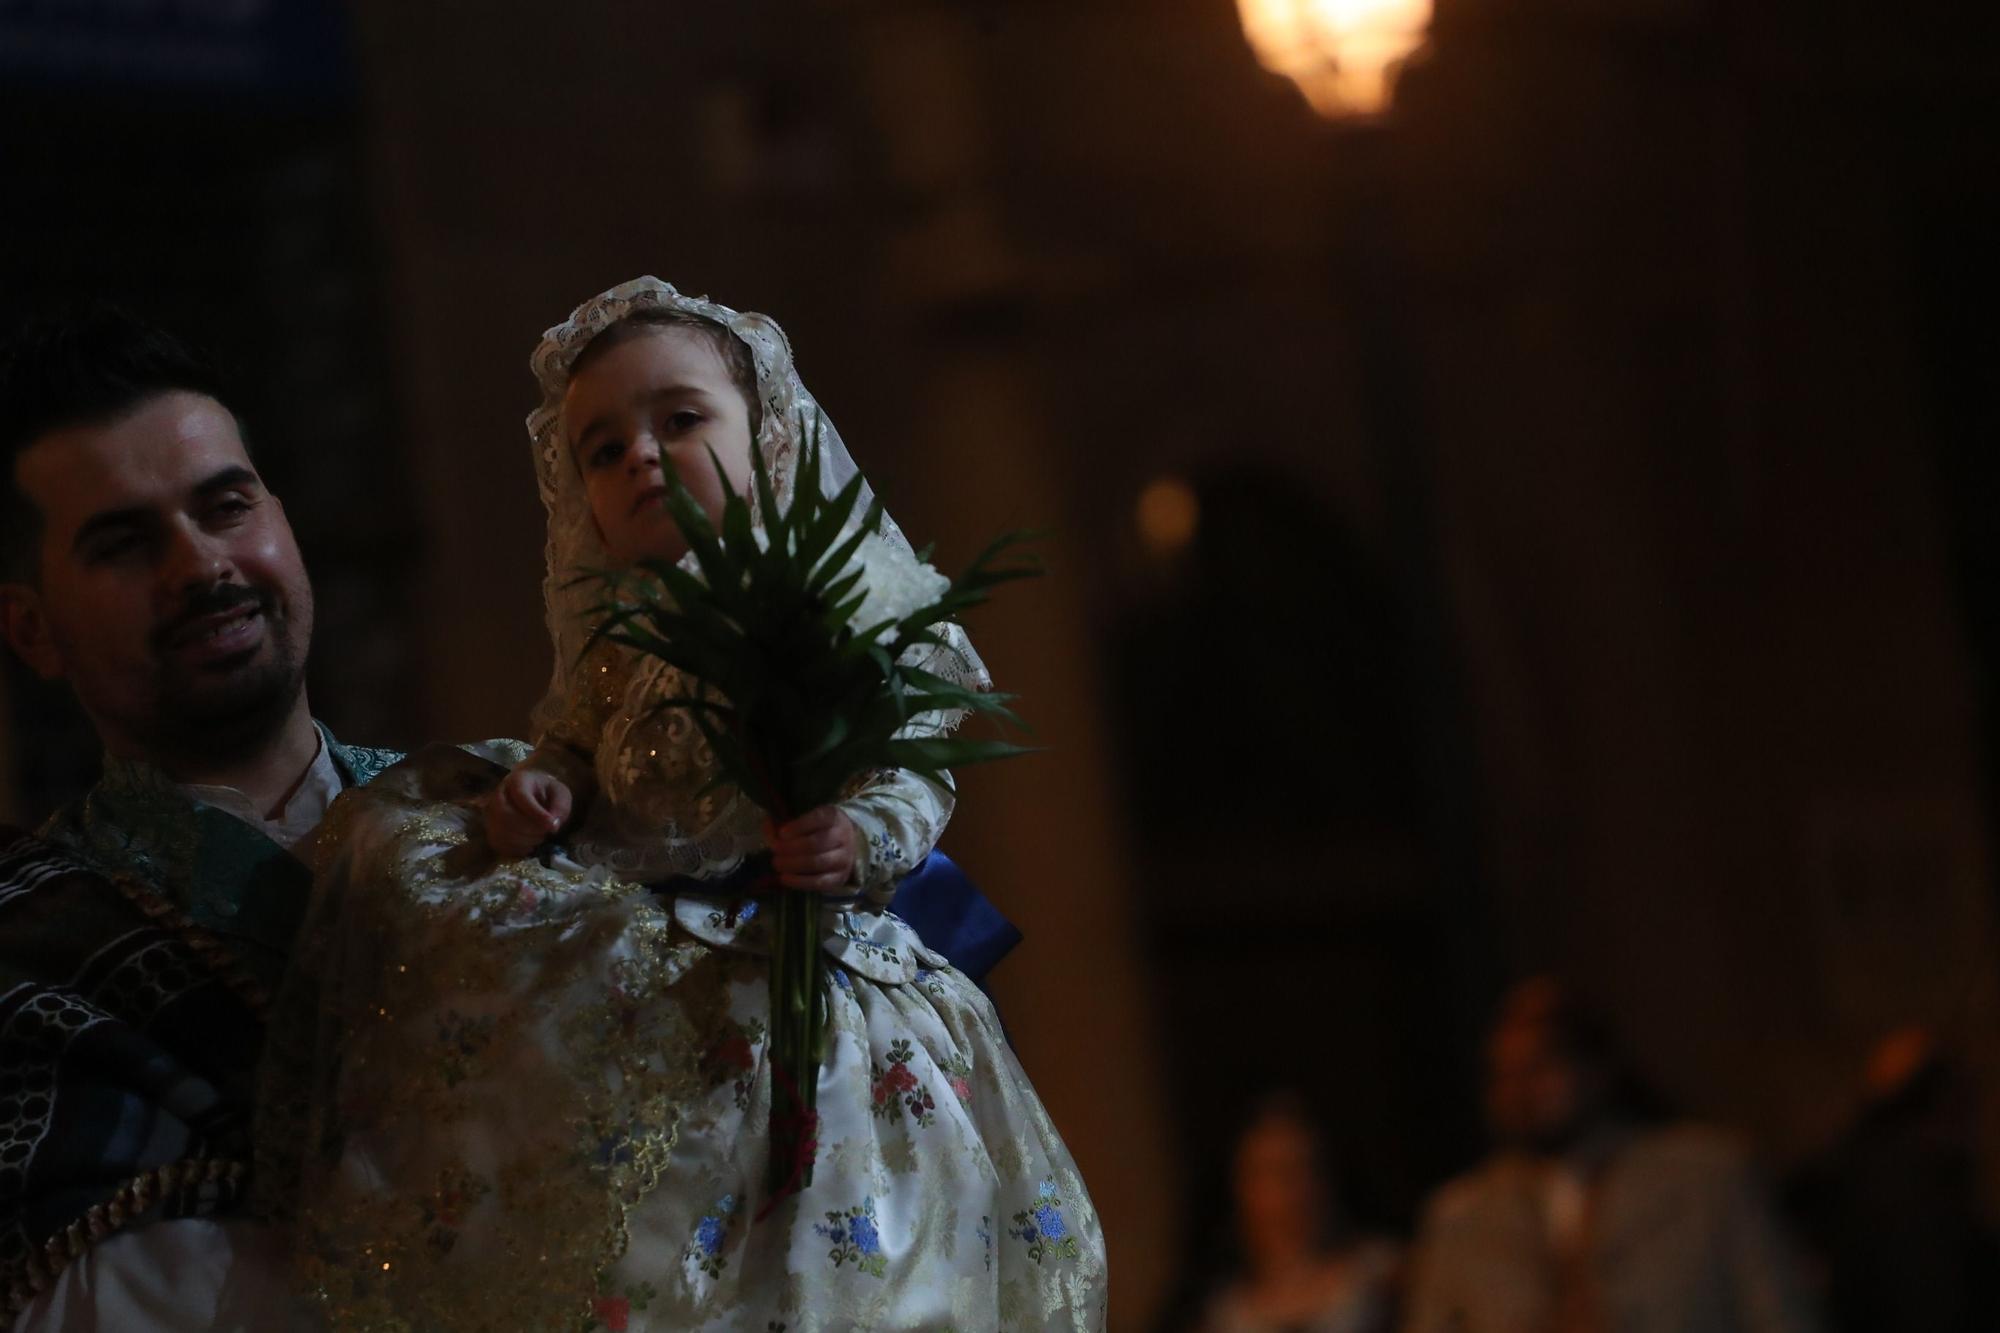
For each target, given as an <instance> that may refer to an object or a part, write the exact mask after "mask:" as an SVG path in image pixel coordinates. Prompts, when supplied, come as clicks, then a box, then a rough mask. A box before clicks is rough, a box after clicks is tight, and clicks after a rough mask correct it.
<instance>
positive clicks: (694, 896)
mask: <svg viewBox="0 0 2000 1333" xmlns="http://www.w3.org/2000/svg"><path fill="white" fill-rule="evenodd" d="M646 306H661V307H667V308H671V309H675V310H680V311H684V312H687V313H693V314H696V315H698V316H700V317H702V318H708V319H713V320H715V321H716V322H718V323H720V324H722V325H723V326H724V327H726V328H728V329H729V330H730V331H731V332H732V333H734V334H735V335H736V336H737V337H739V338H742V339H743V340H744V341H745V342H746V343H747V344H748V345H749V346H750V347H751V349H752V352H753V359H754V360H755V363H756V366H757V371H758V383H759V389H760V395H761V396H762V399H763V402H762V404H761V406H762V407H763V408H764V411H763V414H762V415H763V428H762V429H761V430H760V432H759V435H758V440H757V445H758V447H759V449H760V450H762V451H763V452H764V455H765V458H766V461H767V462H768V463H770V464H772V469H773V472H774V474H775V475H779V476H781V477H782V478H784V479H785V482H786V484H789V480H790V478H791V476H792V469H791V467H790V463H791V460H792V456H793V451H794V449H795V447H796V442H795V441H794V440H792V439H791V437H790V429H791V423H792V422H794V421H795V420H796V419H797V418H796V413H797V412H798V411H799V410H801V409H810V408H812V407H813V404H812V403H811V399H810V398H809V397H808V396H807V395H806V394H805V391H804V388H803V386H802V385H800V384H799V383H798V380H797V376H796V374H795V373H794V372H793V370H792V368H791V356H790V348H789V346H788V345H787V344H786V343H785V342H784V339H783V335H782V334H781V333H779V332H778V330H777V326H776V325H775V324H773V323H771V322H770V321H769V320H766V319H764V318H763V317H762V316H756V315H743V314H738V313H737V312H735V311H730V310H728V309H727V308H725V307H721V306H716V305H713V304H711V303H708V302H706V301H698V300H693V299H690V298H687V297H683V296H681V295H680V294H679V293H677V292H675V291H674V290H673V289H672V288H671V287H668V286H666V285H665V284H663V283H659V282H657V281H656V280H653V279H639V280H637V281H635V282H632V283H627V284H625V285H624V286H622V287H619V288H614V289H613V290H612V291H610V292H607V293H605V294H604V295H603V296H600V297H598V298H595V299H594V300H593V301H591V302H588V303H586V304H585V305H584V306H583V307H580V308H579V309H578V311H577V312H576V313H575V314H573V315H572V316H571V318H570V320H569V321H567V322H566V323H565V324H563V325H560V326H558V327H557V328H556V329H553V330H551V331H550V333H549V335H548V337H547V338H546V339H545V340H544V342H543V344H542V347H541V349H539V350H538V352H537V354H536V358H535V367H536V370H537V374H538V376H539V377H540V378H541V381H542V384H543V387H544V391H545V394H546V395H547V397H546V398H545V403H544V408H543V411H541V412H538V413H537V414H536V416H535V417H531V418H530V427H531V432H532V433H533V434H534V437H535V441H536V451H537V452H536V457H537V463H538V468H539V471H540V475H541V479H542V483H543V496H544V499H545V500H546V501H547V502H548V504H549V509H550V534H551V536H550V585H549V589H548V591H549V599H550V618H551V629H552V632H553V633H554V635H555V638H556V642H557V649H558V653H557V678H556V681H555V682H554V684H553V685H552V688H551V692H550V698H549V701H548V703H547V704H546V705H545V707H544V709H543V712H542V718H541V720H542V724H543V727H544V737H543V750H544V752H545V753H548V752H550V751H551V750H552V749H553V748H554V747H567V749H568V751H569V752H570V753H571V754H573V756H574V762H576V763H578V764H588V765H590V766H591V767H592V769H594V773H595V777H596V780H597V785H598V788H599V792H600V795H599V797H598V799H597V801H596V802H595V803H594V804H593V805H592V807H591V808H590V811H589V813H588V814H587V816H586V817H585V820H584V822H583V824H582V827H581V828H579V829H578V830H577V831H576V832H575V834H574V836H573V837H572V838H571V839H570V840H569V842H568V845H567V847H566V849H565V850H563V851H561V852H558V853H555V854H553V855H551V856H549V857H547V858H546V860H536V859H532V858H531V859H527V860H523V861H510V862H496V861H495V858H494V857H493V854H492V853H491V851H490V850H488V849H487V848H486V846H485V843H484V839H483V835H482V833H481V832H480V829H481V825H482V813H481V802H482V800H483V798H484V796H485V794H486V793H487V792H488V791H490V790H491V788H492V786H493V785H494V783H496V782H497V781H498V779H499V777H500V776H501V775H502V770H500V769H499V768H498V767H497V766H494V765H492V764H491V763H489V762H487V761H484V760H481V759H479V758H477V757H475V756H473V755H470V754H467V753H465V752H464V751H460V750H451V749H446V748H443V747H434V748H433V749H431V750H427V751H423V752H420V753H418V754H416V755H413V756H412V757H411V759H410V760H408V761H406V762H405V763H404V764H402V765H399V766H398V767H397V768H394V769H391V770H390V771H389V772H387V773H385V774H383V775H382V776H381V777H380V778H378V779H377V780H376V781H375V783H373V784H372V785H371V786H369V787H368V788H366V789H364V790H361V791H357V792H353V793H350V794H349V795H348V796H345V797H343V798H342V800H341V801H340V802H339V803H338V804H337V805H336V807H335V810H334V813H333V815H332V817H331V818H330V819H329V821H328V825H327V828H326V831H325V833H324V835H323V841H322V863H321V873H320V876H319V882H318V886H317V888H316V892H315V899H314V903H313V906H312V909H311V915H310V916H309V919H308V923H307V927H306V931H305V935H304V943H303V945H302V949H301V954H300V958H299V965H298V967H297V968H296V969H295V974H294V979H293V983H292V986H291V989H290V993H289V994H288V995H287V996H286V997H285V1001H284V1004H283V1006H282V1009H283V1014H284V1016H285V1019H284V1021H286V1022H287V1024H288V1025H289V1026H288V1027H287V1028H286V1033H287V1039H286V1041H285V1042H284V1044H283V1047H282V1049H281V1050H280V1051H279V1052H278V1055H279V1058H277V1059H274V1060H273V1061H272V1063H271V1067H270V1074H269V1078H268V1083H267V1086H268V1088H269V1090H270V1096H269V1097H268V1098H267V1113H266V1117H265V1127H264V1128H265V1133H264V1135H263V1138H264V1145H265V1148H266V1160H265V1162H264V1163H263V1167H264V1169H263V1172H262V1178H263V1180H264V1181H265V1186H266V1188H267V1189H268V1190H270V1191H271V1194H272V1197H273V1198H274V1199H276V1200H277V1201H278V1202H279V1203H280V1204H281V1205H285V1206H287V1207H289V1208H290V1209H291V1210H292V1211H293V1212H295V1214H296V1217H297V1236H298V1253H299V1263H300V1269H301V1276H302V1278H303V1280H304V1283H305V1286H306V1287H307V1289H308V1290H309V1291H310V1292H311V1293H312V1294H313V1297H314V1299H315V1301H316V1302H317V1304H318V1307H319V1310H320V1312H321V1314H322V1315H323V1316H324V1317H325V1318H326V1319H327V1321H328V1322H330V1323H331V1324H332V1325H333V1326H334V1327H338V1328H397V1329H412V1330H431V1329H436V1330H474V1329H482V1330H483V1329H492V1330H502V1329H505V1330H529V1329H544V1328H546V1329H563V1330H571V1329H577V1328H600V1329H612V1330H648V1329H658V1330H665V1329H675V1330H683V1329H702V1330H711V1329H712V1330H724V1329H730V1330H734V1329H743V1330H751V1331H752V1333H769V1330H773V1329H780V1328H782V1329H784V1330H786V1333H803V1331H804V1330H819V1329H825V1330H834V1329H842V1330H844V1329H953V1330H960V1331H961V1333H970V1331H972V1330H1001V1329H1006V1330H1023V1331H1026V1330H1044V1329H1100V1328H1102V1327H1103V1323H1104V1317H1105V1314H1104V1312H1105V1302H1106V1285H1105V1256H1104V1243H1103V1236H1102V1232H1101V1230H1100V1228H1099V1225H1098V1221H1097V1217H1096V1214H1095V1211H1094V1210H1093V1208H1092V1206H1091V1203H1090V1199H1089V1196H1088V1194H1087V1192H1086V1191H1085V1189H1084V1185H1083V1182H1082V1180H1081V1178H1080V1177H1079V1176H1078V1173H1077V1170H1076V1166H1075V1163H1074V1162H1073V1161H1072V1160H1071V1158H1070V1156H1069V1153H1068V1151H1067V1150H1066V1149H1065V1148H1064V1147H1063V1144H1062V1141H1061V1138H1060V1136H1059V1135H1058V1134H1057V1133H1056V1130H1055V1127H1054V1126H1053V1125H1052V1124H1051V1122H1050V1120H1049V1118H1048V1115H1047V1113H1046V1112H1045V1110H1044V1109H1043V1107H1042V1106H1041V1103H1040V1101H1039V1099H1037V1098H1036V1096H1035V1094H1034V1091H1033V1089H1032V1087H1031V1086H1030V1084H1029V1082H1028V1079H1027V1077H1026V1075H1025V1074H1024V1073H1023V1072H1022V1069H1021V1066H1020V1064H1019V1062H1018V1061H1017V1060H1016V1059H1015V1057H1014V1055H1013V1052H1012V1051H1011V1050H1010V1049H1009V1048H1008V1047H1007V1044H1006V1042H1005V1040H1004V1038H1003V1036H1002V1035H1001V1030H1000V1025H999V1022H998V1020H997V1018H996V1017H995V1015H994V1013H993V1010H992V1007H991V1005H990V1004H989V1003H988V1001H987V999H986V997H985V996H984V995H983V994H981V993H980V991H979V990H978V988H977V987H976V986H974V985H973V984H972V983H971V982H970V981H969V980H967V979H966V978H965V977H964V976H962V975H961V974H959V973H958V972H956V971H955V970H953V969H952V968H951V967H950V965H949V964H948V963H947V962H946V961H945V959H944V958H943V957H942V956H940V955H939V954H937V953H934V952H932V951H931V950H930V949H928V948H926V947H925V946H924V944H923V942H922V941H921V940H920V939H918V938H917V936H916V934H915V932H914V931H912V930H911V929H910V928H909V927H908V926H906V925H904V924H903V923H902V922H901V921H899V920H898V919H897V918H896V917H894V916H892V915H890V914H888V913H887V912H885V911H884V910H882V909H881V907H880V905H879V904H881V903H883V902H886V901H887V898H888V896H889V894H890V892H891V891H892V890H893V886H894V883H895V880H896V879H897V877H898V876H899V875H900V874H901V873H903V872H904V871H906V870H907V869H909V867H910V866H911V865H913V864H914V863H915V862H916V861H918V860H920V859H921V858H922V857H923V856H924V855H925V854H926V853H927V852H928V851H929V850H930V849H931V847H932V845H933V844H934V843H935V841H936V838H937V835H938V833H939V831H940V830H941V829H942V827H943V824H944V822H945V820H946V818H947V817H948V816H949V813H950V808H951V796H950V793H949V792H948V791H946V790H945V789H943V788H941V787H938V786H936V785H934V784H931V783H929V782H926V781H924V780H922V779H919V778H916V777H914V776H912V775H910V774H907V773H883V774H876V775H873V776H872V777H868V778H866V779H864V780H861V781H858V782H857V783H856V784H855V785H854V786H853V788H852V789H851V791H850V795H849V797H848V799H846V800H845V801H843V802H842V803H841V808H842V810H843V811H844V812H845V813H846V814H847V815H848V817H849V818H850V819H852V820H853V821H854V823H855V825H856V827H857V829H858V830H859V831H860V832H861V834H862V836H863V841H864V843H865V844H866V846H865V849H864V851H863V853H862V856H861V858H860V864H859V866H858V868H857V881H858V882H857V884H856V889H857V892H856V894H855V895H854V896H853V897H852V898H850V899H846V900H839V901H832V900H830V901H829V902H828V904H827V905H826V907H825V908H824V911H825V913H826V920H825V922H824V929H823V932H822V934H823V937H824V939H825V941H826V946H825V947H826V948H827V950H828V953H829V955H830V960H831V964H832V965H831V966H830V967H829V968H828V972H829V975H830V978H831V981H830V987H831V995H830V999H829V1005H828V1014H829V1016H828V1031H827V1055H826V1059H825V1062H824V1064H823V1066H822V1068H821V1070H820V1073H819V1089H818V1101H819V1112H820V1117H821V1120H820V1125H819V1152H818V1162H817V1165H816V1168H815V1175H814V1181H813V1184H812V1185H811V1186H810V1187H808V1188H806V1189H805V1190H804V1191H803V1192H801V1193H798V1194H795V1195H793V1196H791V1197H789V1198H787V1199H784V1200H783V1201H781V1202H780V1203H779V1204H777V1206H776V1207H775V1208H774V1209H773V1210H771V1212H770V1213H769V1215H768V1216H766V1217H764V1218H762V1219H761V1220H753V1218H755V1217H756V1215H757V1214H758V1212H759V1211H760V1210H761V1209H762V1208H763V1207H764V1204H765V1202H766V1198H767V1196H766V1193H765V1182H766V1179H767V1171H766V1167H767V1162H766V1156H767V1152H768V1148H769V1135H768V1131H767V1116H768V1113H769V1106H770V1098H771V1082H770V1078H771V1075H770V1070H769V1066H768V1064H767V1061H766V1059H765V1042H764V1035H765V1032H766V1029H767V1021H766V1020H767V1018H768V972H767V968H766V964H765V961H764V954H765V944H764V940H763V931H762V926H763V923H762V921H761V920H760V914H759V913H758V912H757V911H756V910H755V901H754V900H751V899H745V898H744V897H742V896H741V895H740V893H736V892H732V890H733V889H734V888H736V887H737V886H738V885H740V882H741V881H742V879H743V877H744V871H745V859H746V857H748V856H750V855H752V854H754V853H755V852H756V851H757V850H758V849H759V848H760V847H761V839H760V837H759V826H760V824H761V812H759V811H758V810H757V809H756V808H755V807H754V806H753V805H751V803H750V802H749V801H747V800H746V799H744V798H742V797H741V796H740V795H739V794H738V793H736V792H735V791H734V790H733V789H730V788H718V789H712V790H711V789H709V784H710V779H711V778H712V777H713V776H714V772H715V769H714V759H713V756H712V755H711V754H709V753H708V751H707V748H706V746H705V745H703V744H702V742H701V739H700V736H699V732H698V731H697V729H696V728H694V727H693V726H692V724H691V723H690V722H689V721H688V720H687V718H686V716H685V714H684V713H681V712H679V711H678V710H675V709H671V708H669V709H664V710H663V709H658V708H655V707H654V706H653V705H654V704H655V703H656V702H657V701H658V700H661V699H666V698H674V697H686V695H687V693H688V683H687V682H685V681H683V680H681V679H680V678H679V677H678V676H677V674H676V673H675V672H674V671H673V669H672V668H670V667H666V666H665V665H664V664H662V663H659V662H657V661H656V660H653V659H641V658H638V657H636V656H634V655H632V654H630V653H628V652H627V651H626V650H624V649H620V648H615V647H611V646H600V647H599V648H597V649H594V650H592V652H591V653H590V654H589V655H588V656H586V657H580V656H579V655H578V654H577V653H575V652H574V651H568V652H566V651H565V648H569V649H574V647H575V646H576V644H578V643H580V641H581V638H580V634H581V632H582V631H587V626H576V625H573V624H571V623H570V621H571V619H572V617H571V612H572V611H573V609H574V608H573V607H572V606H570V605H569V604H568V603H567V602H566V600H565V597H566V594H565V593H564V591H563V588H564V586H565V585H566V583H567V580H566V578H565V577H564V571H565V570H568V569H573V568H577V567H580V566H582V567H587V566H588V564H589V552H588V550H587V549H581V550H580V549H579V546H580V544H582V543H587V541H588V537H587V536H586V535H584V534H583V533H581V532H580V531H579V529H578V527H577V524H576V516H575V506H576V504H577V503H578V497H577V495H576V494H575V492H576V491H579V490H580V486H579V485H576V484H574V477H573V475H572V476H569V477H566V476H565V475H564V469H565V468H566V467H568V466H569V464H568V459H567V457H566V455H565V454H563V452H562V451H560V450H559V449H554V448H552V447H551V444H552V441H553V440H555V438H556V437H557V436H558V435H559V431H558V430H557V421H558V417H557V416H556V415H555V414H556V413H559V405H560V400H561V392H562V386H563V384H564V383H565V382H566V379H567V371H568V364H569V361H570V360H571V359H572V358H573V357H574V355H575V354H576V352H577V351H578V350H580V349H581V347H582V346H583V345H584V344H585V343H587V342H588V341H589V339H590V338H591V337H594V336H595V334H596V333H597V332H600V331H602V329H603V328H605V327H607V326H608V325H609V324H610V323H612V322H615V320H616V319H618V318H622V317H623V316H624V315H625V314H627V313H629V312H630V311H632V310H634V309H638V308H643V307H646ZM829 436H830V437H831V439H832V441H833V444H834V446H835V448H838V449H839V454H838V457H839V459H840V460H841V461H842V462H844V463H845V466H846V467H847V468H848V469H849V470H850V475H851V469H852V463H851V460H847V457H846V454H845V450H844V448H839V445H838V437H837V436H831V431H830V429H829V430H828V431H827V434H826V435H825V436H823V437H822V439H823V443H824V441H825V440H826V438H827V437H829ZM840 480H843V478H840V477H839V476H838V474H837V473H836V474H835V476H834V478H833V480H832V484H838V482H839V481H840ZM896 538H897V540H901V534H900V533H896ZM952 637H953V647H952V649H950V650H949V651H950V653H951V655H952V658H953V663H946V662H944V661H942V660H940V661H938V662H935V663H932V664H931V666H932V669H935V670H944V669H953V670H956V671H958V672H960V673H963V678H976V679H981V680H983V678H984V677H983V668H982V667H980V665H979V662H978V658H977V656H976V654H974V653H973V652H972V649H971V646H970V644H969V643H967V642H965V641H964V639H963V636H962V634H959V633H958V632H957V631H956V630H954V631H953V633H952ZM642 886H647V887H642Z"/></svg>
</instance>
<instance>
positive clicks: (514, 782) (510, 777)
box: [486, 764, 573, 860]
mask: <svg viewBox="0 0 2000 1333" xmlns="http://www.w3.org/2000/svg"><path fill="white" fill-rule="evenodd" d="M572 799H573V798H572V797H571V796H570V790H569V786H568V784H567V783H565V782H563V780H562V779H561V778H558V777H556V776H555V775H554V774H552V773H546V772H544V771H542V770H541V769H538V768H532V767H530V766H528V765H527V764H522V765H520V766H518V767H516V768H514V769H512V770H511V771H509V772H508V774H507V776H506V777H504V778H502V779H500V785H499V786H498V787H496V788H495V789H494V791H493V794H492V795H491V796H489V797H487V798H486V840H487V841H488V842H490V843H492V844H493V850H494V851H496V852H498V853H500V855H501V856H503V857H506V858H508V859H509V860H515V859H518V858H520V857H523V856H528V855H531V854H532V853H533V852H534V850H535V848H537V847H539V846H541V845H542V844H543V843H544V842H546V841H548V839H550V838H551V837H553V836H555V835H556V834H557V833H560V832H561V831H562V826H563V825H564V824H567V823H568V822H569V815H570V807H571V804H572Z"/></svg>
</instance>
